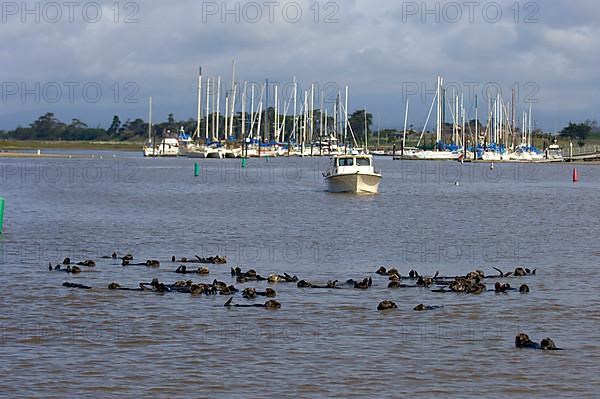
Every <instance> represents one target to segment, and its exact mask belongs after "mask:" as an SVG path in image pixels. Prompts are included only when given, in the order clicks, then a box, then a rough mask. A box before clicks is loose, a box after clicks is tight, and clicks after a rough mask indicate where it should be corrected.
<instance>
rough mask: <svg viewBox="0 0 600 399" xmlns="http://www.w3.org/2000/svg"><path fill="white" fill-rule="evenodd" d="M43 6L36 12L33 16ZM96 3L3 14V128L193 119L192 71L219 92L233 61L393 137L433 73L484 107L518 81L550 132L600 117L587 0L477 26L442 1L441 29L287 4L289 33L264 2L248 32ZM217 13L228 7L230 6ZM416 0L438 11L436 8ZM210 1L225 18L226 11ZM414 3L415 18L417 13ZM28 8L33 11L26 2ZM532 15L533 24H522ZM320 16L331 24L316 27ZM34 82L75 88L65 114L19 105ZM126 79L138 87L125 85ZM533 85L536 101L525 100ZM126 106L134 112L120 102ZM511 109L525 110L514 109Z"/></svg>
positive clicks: (206, 20) (377, 10) (367, 13)
mask: <svg viewBox="0 0 600 399" xmlns="http://www.w3.org/2000/svg"><path fill="white" fill-rule="evenodd" d="M48 3H50V2H48V1H43V2H41V3H39V4H40V6H39V7H40V9H43V7H44V5H47V4H48ZM58 3H59V4H63V3H61V2H58ZM89 3H90V2H86V1H82V2H81V3H80V4H81V7H83V5H84V4H89ZM98 3H100V4H102V6H103V8H102V18H101V19H100V20H99V21H97V22H95V23H91V22H89V21H86V20H84V18H83V17H82V15H81V10H80V11H79V12H77V11H76V12H75V14H74V22H73V23H71V22H70V21H68V16H67V15H63V17H62V19H60V20H59V21H57V22H56V23H49V22H46V21H44V18H43V17H44V15H42V18H41V21H40V22H39V23H36V22H35V21H34V20H33V17H32V16H31V15H27V16H26V17H27V20H26V21H25V23H23V22H22V21H21V17H22V16H23V15H22V10H19V11H18V13H17V14H15V15H12V14H7V13H6V12H5V11H7V10H4V9H3V14H2V18H3V19H2V22H1V23H0V35H1V36H0V37H2V41H1V42H0V71H1V72H0V81H1V82H3V89H6V88H14V86H12V82H14V83H17V84H18V85H19V92H18V93H16V94H14V95H7V93H6V92H5V90H3V93H2V94H3V98H2V102H1V107H0V117H1V123H0V128H4V129H6V128H12V127H14V126H16V125H17V124H21V125H24V124H27V123H29V122H30V121H31V120H33V119H34V118H36V117H37V116H39V115H40V114H42V113H44V112H46V111H53V112H55V113H56V114H57V115H58V116H59V117H60V118H61V119H63V120H69V119H70V118H74V117H79V118H81V119H83V120H85V121H87V122H88V123H89V124H90V125H94V126H95V125H99V124H100V125H103V126H107V125H108V124H109V123H110V120H111V118H112V115H114V114H118V115H119V116H120V117H121V119H122V120H125V119H127V118H134V117H145V115H146V113H147V110H146V104H147V97H148V96H150V95H152V96H153V98H154V103H155V113H156V115H158V116H157V117H158V118H161V119H164V118H166V114H167V113H169V112H174V113H175V115H176V117H178V118H187V117H193V116H194V115H195V108H196V88H195V85H196V83H195V82H196V72H197V68H198V65H202V66H203V69H204V71H205V75H207V76H211V75H221V76H222V79H223V80H224V82H226V84H227V86H228V87H229V86H230V82H229V81H230V80H231V61H232V59H235V60H236V62H237V65H238V79H239V80H240V81H242V80H248V81H253V82H262V81H264V79H265V78H269V79H270V81H272V82H275V81H277V82H291V81H292V79H293V77H294V76H296V77H297V79H298V80H299V82H301V83H302V84H303V85H304V87H306V86H307V85H308V84H310V83H311V82H318V83H319V84H320V85H321V86H323V85H325V84H326V83H327V82H335V83H337V84H338V85H339V87H340V88H343V87H344V86H345V85H346V84H348V85H349V86H350V94H351V98H350V104H351V108H352V109H356V108H362V107H364V106H365V105H366V106H367V108H368V109H369V110H371V111H372V112H373V113H375V115H376V118H375V120H376V121H377V120H379V119H381V121H382V124H383V125H384V126H389V127H392V126H396V127H400V126H401V125H402V120H403V115H402V113H403V109H404V106H403V100H404V99H403V94H404V93H403V88H404V87H406V84H407V83H410V82H414V83H416V84H417V85H418V86H423V85H425V86H426V87H427V88H428V89H430V90H431V89H432V88H433V86H434V83H435V79H436V75H437V74H441V75H443V76H445V78H446V80H447V81H448V82H459V83H463V82H471V83H469V84H471V85H472V84H473V82H476V83H478V88H479V91H478V95H479V96H480V98H481V97H482V96H483V94H484V93H483V92H482V91H481V88H482V87H483V86H484V85H485V84H486V83H488V82H497V83H498V84H499V85H500V86H501V87H502V89H503V92H504V96H505V99H506V100H508V99H509V98H510V90H511V87H514V85H515V83H518V85H519V89H520V99H521V100H523V98H524V97H526V95H528V94H532V93H534V92H535V94H534V95H533V98H534V99H535V100H537V101H538V102H537V103H536V104H535V106H534V107H535V119H536V121H537V123H538V124H539V125H540V126H542V127H543V128H546V129H548V130H553V129H554V126H555V123H558V125H559V127H560V126H561V125H563V124H566V122H568V121H569V120H579V119H585V118H598V112H597V108H598V101H599V100H598V98H597V97H598V96H597V92H598V91H597V89H596V87H597V86H598V84H599V83H600V82H598V80H599V78H598V75H597V74H596V73H595V69H596V65H597V64H598V61H600V59H599V58H600V41H599V39H598V38H599V37H600V32H599V30H600V28H599V27H598V25H597V20H598V17H600V15H599V14H600V12H599V11H598V8H597V6H596V2H594V1H592V0H578V1H577V2H567V1H563V0H560V1H553V2H531V3H530V2H526V1H525V2H521V3H519V14H518V20H517V21H515V17H516V14H515V9H514V7H513V8H511V6H513V4H514V1H513V0H510V1H499V2H496V3H492V2H486V1H482V2H481V3H480V6H478V7H477V8H476V9H475V10H476V11H475V14H474V20H473V22H471V21H469V15H468V14H467V10H468V9H467V8H466V6H465V5H464V4H465V3H464V2H457V3H452V2H448V1H445V2H440V3H439V6H438V7H439V10H440V12H441V13H443V10H446V11H447V12H448V14H447V15H446V16H449V17H453V16H454V14H452V13H451V11H452V4H460V5H461V9H462V11H463V15H462V18H460V19H459V20H458V21H457V22H455V23H452V22H450V21H447V20H444V18H443V17H444V15H440V21H439V22H436V21H435V15H432V14H427V15H424V16H423V15H421V12H420V11H422V10H419V12H418V13H417V14H416V15H407V14H406V11H407V10H409V9H410V8H407V7H410V6H411V4H412V3H410V2H403V3H400V2H396V1H392V0H389V1H387V0H380V1H375V2H373V1H367V0H353V1H344V2H341V1H337V2H335V3H331V4H329V3H327V2H325V1H322V2H320V3H319V6H320V7H319V8H320V12H319V15H318V21H315V17H316V15H315V3H314V2H313V1H312V0H310V1H309V0H301V1H297V2H296V3H295V4H298V7H299V8H300V9H301V10H302V18H301V19H300V20H299V21H298V22H296V23H292V22H291V21H290V18H292V17H294V16H295V14H294V13H291V14H288V15H287V17H288V18H287V20H286V18H284V15H282V10H283V8H284V6H286V5H287V7H288V9H287V10H288V11H290V10H291V11H294V8H293V7H292V8H290V7H291V6H290V4H292V2H281V4H280V6H278V7H277V8H276V9H275V10H276V12H275V14H274V20H273V22H272V23H271V22H270V21H269V15H268V9H267V8H266V7H265V6H264V5H263V7H262V11H263V15H262V18H260V20H258V21H257V22H251V21H248V18H253V16H254V15H255V14H254V13H252V11H253V6H252V5H251V2H241V3H239V9H240V10H246V11H247V14H246V15H240V22H236V21H235V20H234V16H233V15H231V14H229V15H226V16H222V15H219V14H218V15H205V13H203V9H204V11H206V9H207V8H206V7H207V6H209V5H210V4H209V3H210V2H201V1H193V0H189V1H188V0H177V1H171V2H169V3H166V2H159V1H144V2H138V3H135V4H137V7H138V8H139V10H137V12H135V15H133V18H135V19H137V20H138V22H137V23H124V22H123V19H124V18H125V17H126V16H127V15H128V14H130V13H132V12H134V11H136V8H135V7H133V6H132V5H131V4H129V5H128V6H127V8H125V5H126V4H128V3H127V2H126V1H124V2H120V3H118V4H119V15H118V21H115V14H114V9H111V8H110V7H111V4H113V3H114V2H113V1H103V2H98ZM225 3H227V7H228V9H233V8H234V3H235V2H233V1H230V0H229V1H226V2H225ZM257 3H258V4H261V5H262V4H263V2H262V1H259V2H257ZM425 3H426V4H427V8H428V9H430V10H431V9H434V7H435V2H433V1H427V2H425ZM15 4H18V5H20V4H21V3H20V2H17V3H15ZM215 4H217V6H218V7H221V4H222V2H221V1H219V2H216V3H215ZM326 4H329V5H328V6H327V7H328V8H325V5H326ZM414 4H416V5H417V6H418V7H419V8H420V7H421V5H422V2H421V1H418V2H415V3H414ZM490 4H492V6H494V7H495V5H498V7H500V9H501V10H502V12H503V14H502V17H501V18H500V19H499V21H497V22H495V23H492V22H490V21H489V20H486V18H485V17H484V16H483V15H482V11H481V10H482V9H483V7H485V6H487V7H491V6H490ZM534 4H535V5H537V6H535V5H534ZM28 6H29V7H31V8H32V9H33V7H34V6H35V3H34V2H28ZM81 7H80V8H81ZM311 7H312V9H311ZM536 7H537V8H536ZM3 8H6V3H3ZM62 9H63V11H65V10H66V8H65V7H62ZM403 11H404V12H403ZM532 13H533V14H532ZM528 16H529V17H530V19H537V20H538V22H536V23H525V22H524V18H526V17H528ZM223 17H224V18H226V20H225V21H223V20H222V18H223ZM244 17H246V18H244ZM327 17H329V18H330V19H332V20H337V21H338V22H335V23H325V19H326V18H327ZM423 17H425V20H423ZM36 82H39V83H40V85H41V87H44V85H46V86H47V84H48V83H50V82H56V83H57V84H59V85H62V84H63V83H65V82H78V83H79V84H80V86H79V87H78V89H77V90H75V101H73V103H71V102H70V101H69V99H68V95H67V92H66V91H64V92H63V93H62V96H61V98H60V101H58V102H56V103H52V102H50V101H47V100H48V98H47V97H48V96H45V95H42V96H41V98H40V101H36V99H35V98H34V97H35V96H34V95H32V94H30V95H27V96H26V97H25V98H24V99H22V98H21V95H22V93H21V87H20V85H21V84H23V83H24V84H25V85H26V87H27V88H29V89H32V88H35V83H36ZM130 82H132V83H133V84H134V85H135V86H134V88H135V90H133V89H132V86H127V84H128V83H130ZM530 82H533V83H534V84H535V87H536V88H537V89H536V90H537V92H536V90H533V89H529V90H526V88H525V86H526V85H527V83H530ZM90 83H96V84H97V85H98V86H99V87H100V88H101V89H102V96H101V99H100V100H99V101H98V102H92V101H89V99H88V101H86V99H85V98H83V93H82V92H81V89H80V88H81V87H83V86H84V85H85V84H90ZM115 84H116V85H115ZM7 85H8V86H10V87H8V86H7ZM463 87H465V88H467V86H465V85H463ZM117 88H118V92H117ZM48 90H49V89H48ZM330 91H331V92H332V93H333V90H330ZM46 94H48V93H46ZM329 94H331V93H329ZM127 96H129V97H130V99H137V100H138V102H137V103H135V102H134V103H130V102H127V101H125V99H126V98H127ZM23 100H24V101H23ZM431 100H432V96H431V95H429V96H427V97H426V98H425V99H424V100H423V101H422V96H420V95H417V96H413V97H411V103H412V104H413V105H412V107H411V109H412V111H411V115H410V119H411V123H413V124H414V125H416V126H421V125H422V124H423V123H424V121H425V117H426V113H427V111H428V108H429V102H430V101H431ZM470 107H472V105H470ZM482 107H484V105H482ZM520 107H521V108H524V107H526V104H523V103H522V101H521V103H520Z"/></svg>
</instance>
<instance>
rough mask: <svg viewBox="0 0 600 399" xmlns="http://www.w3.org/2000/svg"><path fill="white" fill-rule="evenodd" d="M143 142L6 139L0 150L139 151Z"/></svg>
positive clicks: (0, 142) (2, 142) (1, 143)
mask: <svg viewBox="0 0 600 399" xmlns="http://www.w3.org/2000/svg"><path fill="white" fill-rule="evenodd" d="M143 145H144V144H143V143H141V142H140V143H135V142H119V141H38V140H8V141H0V151H12V150H38V149H42V150H43V149H46V150H48V149H54V150H112V151H115V150H116V151H141V149H142V146H143Z"/></svg>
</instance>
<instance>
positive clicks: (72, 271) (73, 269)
mask: <svg viewBox="0 0 600 399" xmlns="http://www.w3.org/2000/svg"><path fill="white" fill-rule="evenodd" d="M71 273H73V274H78V273H81V269H80V268H79V267H77V266H73V267H71Z"/></svg>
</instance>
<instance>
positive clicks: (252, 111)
mask: <svg viewBox="0 0 600 399" xmlns="http://www.w3.org/2000/svg"><path fill="white" fill-rule="evenodd" d="M250 137H251V138H254V83H252V94H251V99H250Z"/></svg>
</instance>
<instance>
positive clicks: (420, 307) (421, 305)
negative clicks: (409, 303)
mask: <svg viewBox="0 0 600 399" xmlns="http://www.w3.org/2000/svg"><path fill="white" fill-rule="evenodd" d="M414 310H416V311H417V312H423V311H425V310H428V308H427V306H425V305H423V304H420V305H417V306H415V307H414Z"/></svg>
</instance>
